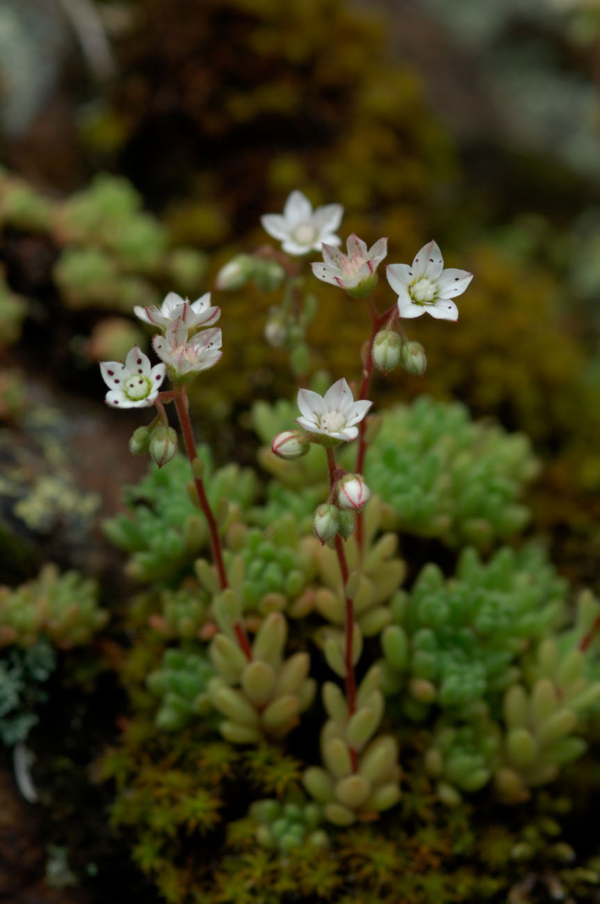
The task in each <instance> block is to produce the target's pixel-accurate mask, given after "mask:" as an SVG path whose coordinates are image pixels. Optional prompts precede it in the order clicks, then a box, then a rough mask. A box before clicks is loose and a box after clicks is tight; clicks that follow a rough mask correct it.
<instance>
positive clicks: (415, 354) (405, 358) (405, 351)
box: [400, 342, 427, 377]
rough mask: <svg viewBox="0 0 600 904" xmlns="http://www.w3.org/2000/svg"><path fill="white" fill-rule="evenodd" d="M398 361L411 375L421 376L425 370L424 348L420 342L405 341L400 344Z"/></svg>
mask: <svg viewBox="0 0 600 904" xmlns="http://www.w3.org/2000/svg"><path fill="white" fill-rule="evenodd" d="M400 363H401V364H402V367H403V368H404V370H406V371H407V372H408V373H409V374H412V376H413V377H422V376H423V374H424V373H425V371H426V370H427V358H426V356H425V349H424V348H423V346H422V345H421V343H420V342H406V343H405V344H404V345H403V346H402V353H401V356H400Z"/></svg>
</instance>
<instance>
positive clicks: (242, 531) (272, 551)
mask: <svg viewBox="0 0 600 904" xmlns="http://www.w3.org/2000/svg"><path fill="white" fill-rule="evenodd" d="M227 542H228V547H229V552H228V553H227V554H226V561H227V570H228V574H229V584H230V586H231V587H232V588H234V589H236V590H237V591H238V592H239V595H240V598H241V600H242V603H243V607H244V612H245V613H257V614H258V615H259V616H264V615H266V614H267V613H268V612H273V611H283V610H285V611H286V613H287V614H288V615H291V616H292V617H296V618H298V617H300V616H303V615H306V614H308V612H310V610H311V609H312V606H313V600H314V593H313V592H312V590H311V589H309V584H310V582H311V581H312V580H313V579H314V577H315V575H316V572H317V561H316V556H315V548H314V545H313V544H312V542H311V540H310V538H308V537H301V536H300V532H299V530H298V525H297V523H296V521H295V519H294V517H293V515H291V514H287V515H283V516H282V517H281V518H279V519H278V520H277V521H274V522H273V523H272V524H271V526H270V527H269V528H268V529H267V530H259V529H258V528H248V527H246V526H245V525H243V524H241V523H239V522H237V523H234V524H233V525H231V527H230V528H229V530H228V532H227ZM196 569H197V572H198V574H199V576H200V578H201V580H202V578H203V577H204V580H205V582H206V583H207V586H208V589H210V590H211V591H212V592H213V593H216V592H217V591H218V582H217V580H216V575H214V572H212V571H209V566H208V562H197V563H196Z"/></svg>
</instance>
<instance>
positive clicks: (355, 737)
mask: <svg viewBox="0 0 600 904" xmlns="http://www.w3.org/2000/svg"><path fill="white" fill-rule="evenodd" d="M380 681H381V671H380V669H379V668H378V667H377V666H373V667H372V668H371V669H370V670H369V671H368V672H367V674H366V675H365V677H364V678H363V680H362V682H361V685H360V687H359V688H358V693H357V696H356V711H355V712H354V713H353V714H350V712H349V710H348V703H347V701H346V699H345V697H344V695H343V693H342V691H341V690H340V688H339V687H338V686H337V685H336V684H333V683H332V682H326V683H325V684H324V685H323V703H324V705H325V709H326V710H327V714H328V716H329V719H328V720H327V722H326V723H325V725H324V726H323V729H322V732H321V756H322V759H323V764H324V768H323V767H321V766H311V767H309V768H308V769H307V770H306V771H305V773H304V786H305V788H306V789H307V791H308V792H309V794H311V795H312V797H314V798H315V800H317V801H318V802H319V803H321V804H322V805H323V812H324V815H325V818H326V819H327V820H328V821H329V822H332V823H334V825H339V826H348V825H352V823H353V822H355V821H356V820H357V819H366V820H370V819H373V817H374V816H375V817H376V816H377V814H378V813H379V812H381V811H382V810H387V809H389V808H390V807H393V806H394V804H395V803H397V801H398V800H399V798H400V785H399V779H400V766H399V765H398V744H397V741H396V739H395V738H394V737H393V736H392V735H380V736H379V737H376V738H375V739H374V740H373V736H374V735H375V733H376V732H377V729H378V728H379V725H380V723H381V719H382V716H383V711H384V698H383V694H382V693H381V691H380V690H379V683H380Z"/></svg>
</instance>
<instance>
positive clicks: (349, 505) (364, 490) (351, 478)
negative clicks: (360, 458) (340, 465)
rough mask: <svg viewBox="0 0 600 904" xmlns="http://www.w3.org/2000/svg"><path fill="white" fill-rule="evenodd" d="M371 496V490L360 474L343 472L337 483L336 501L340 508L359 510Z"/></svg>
mask: <svg viewBox="0 0 600 904" xmlns="http://www.w3.org/2000/svg"><path fill="white" fill-rule="evenodd" d="M370 498H371V490H370V489H369V487H368V486H367V484H366V483H365V479H364V477H363V476H362V474H345V475H344V477H342V479H341V480H340V482H339V483H338V488H337V501H338V505H339V506H340V508H343V509H347V510H350V511H355V512H360V511H362V509H363V508H364V507H365V505H366V504H367V502H368V501H369V499H370Z"/></svg>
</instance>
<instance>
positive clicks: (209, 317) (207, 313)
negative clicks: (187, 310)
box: [187, 305, 221, 330]
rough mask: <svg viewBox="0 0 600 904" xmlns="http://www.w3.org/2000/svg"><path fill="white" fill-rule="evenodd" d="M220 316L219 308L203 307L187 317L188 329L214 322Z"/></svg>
mask: <svg viewBox="0 0 600 904" xmlns="http://www.w3.org/2000/svg"><path fill="white" fill-rule="evenodd" d="M192 307H193V305H192ZM220 316H221V308H219V307H214V308H205V309H204V310H202V311H199V312H198V313H192V314H191V316H189V317H188V319H187V327H188V329H190V330H194V329H198V327H201V326H210V325H211V324H212V323H216V322H217V320H218V319H219V317H220Z"/></svg>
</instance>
